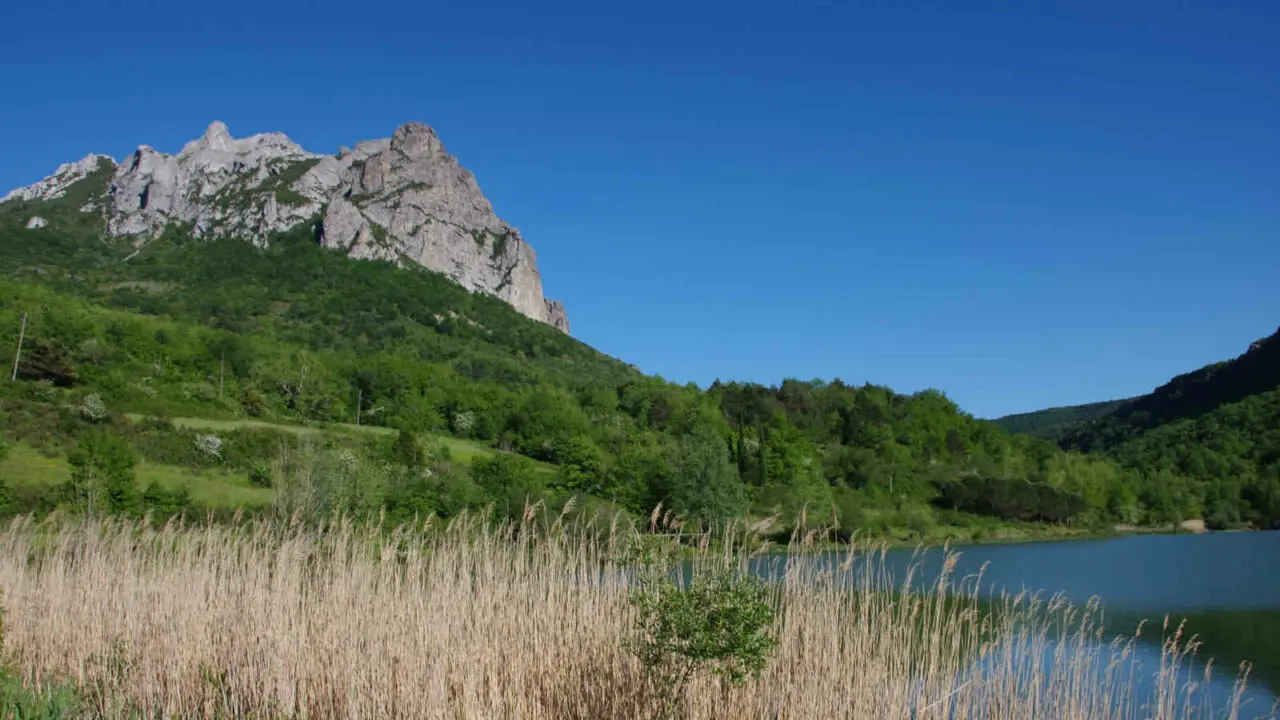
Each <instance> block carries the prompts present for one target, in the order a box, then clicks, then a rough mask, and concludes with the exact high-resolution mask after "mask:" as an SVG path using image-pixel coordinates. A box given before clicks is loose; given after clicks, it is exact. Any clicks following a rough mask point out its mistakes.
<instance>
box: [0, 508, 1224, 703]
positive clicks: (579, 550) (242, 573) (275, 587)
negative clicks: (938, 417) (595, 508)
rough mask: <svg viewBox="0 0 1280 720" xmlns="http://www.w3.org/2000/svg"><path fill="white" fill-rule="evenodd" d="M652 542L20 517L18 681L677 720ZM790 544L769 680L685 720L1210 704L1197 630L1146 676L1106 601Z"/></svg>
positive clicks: (6, 593) (7, 574)
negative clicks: (647, 587)
mask: <svg viewBox="0 0 1280 720" xmlns="http://www.w3.org/2000/svg"><path fill="white" fill-rule="evenodd" d="M635 539H636V536H635V535H634V534H633V533H630V532H624V531H621V530H618V529H617V528H611V527H609V526H608V525H607V522H606V523H604V524H587V523H572V522H571V523H565V522H563V521H562V520H561V519H557V518H552V517H547V516H545V515H542V514H539V513H537V512H534V511H531V512H529V513H527V514H526V517H525V520H524V521H523V522H519V523H509V522H501V523H500V522H496V521H489V520H487V519H485V518H484V517H482V516H476V515H468V516H461V517H459V518H457V519H455V520H453V521H452V522H450V523H448V524H447V525H440V524H435V523H434V522H433V521H428V522H426V523H423V524H420V525H415V526H408V527H401V528H398V529H394V530H389V529H386V528H381V527H376V526H372V525H353V524H351V523H346V522H335V523H332V524H329V525H327V526H322V527H319V528H317V527H314V526H310V525H307V524H304V523H280V522H276V523H273V522H269V521H265V520H264V521H260V522H256V523H253V524H250V525H241V526H230V525H185V526H184V525H182V524H180V523H176V522H175V523H170V524H166V525H163V526H154V525H149V524H146V523H145V522H141V523H140V522H131V521H125V520H101V521H67V520H59V519H58V518H56V517H55V518H51V519H46V520H44V521H41V522H36V521H33V520H31V519H27V518H17V519H15V520H14V521H13V522H12V523H11V524H10V525H9V526H8V528H7V529H5V530H4V531H3V532H2V533H0V592H2V593H3V599H2V603H3V611H4V616H3V617H4V620H3V641H4V651H3V652H4V660H5V662H6V663H7V665H8V667H10V668H12V669H13V670H12V672H11V674H10V679H9V681H8V682H9V685H7V686H6V685H0V687H10V688H12V687H13V683H14V680H13V678H14V677H20V678H23V679H24V680H25V685H26V687H27V690H25V691H24V692H26V693H28V694H29V695H30V697H36V695H35V694H36V693H43V694H45V695H46V696H50V697H52V696H53V695H49V694H50V693H55V694H58V693H61V694H65V693H66V692H67V688H73V689H74V691H75V692H74V696H75V699H74V700H59V702H66V703H73V704H76V706H77V707H78V712H81V713H85V714H88V715H91V716H96V717H126V716H130V717H140V716H144V715H145V716H146V717H160V716H165V717H311V718H348V717H352V718H354V717H364V718H371V717H388V718H450V719H456V718H556V719H576V718H580V719H582V720H587V719H591V720H607V719H610V718H618V719H621V718H649V717H655V716H656V715H655V707H656V705H655V704H654V702H655V698H654V693H655V688H654V686H653V683H652V682H649V681H648V680H647V678H646V675H645V673H644V668H643V666H642V665H641V664H640V662H639V661H638V660H637V658H636V657H635V656H634V655H632V654H631V653H629V652H628V650H627V649H626V647H625V645H624V642H623V639H624V638H625V637H627V636H628V634H629V633H630V632H631V631H632V629H633V624H634V622H635V619H636V618H635V613H636V610H635V607H634V606H633V605H632V604H630V603H629V601H628V589H629V587H630V585H631V580H630V578H631V574H630V573H629V566H628V565H627V561H626V560H625V558H626V557H628V556H627V555H626V551H627V549H628V548H629V547H630V546H631V544H632V543H633V541H634V540H635ZM742 540H745V538H742ZM794 544H795V546H794V547H793V548H792V549H793V550H795V552H792V553H789V554H788V555H787V559H786V560H785V563H786V564H785V565H784V566H782V567H780V568H779V570H780V572H782V575H781V580H780V581H779V582H777V583H776V584H773V585H771V586H770V588H771V592H770V596H769V597H770V600H769V602H770V603H771V604H772V606H773V607H774V608H775V609H776V615H775V616H774V620H773V621H772V624H771V626H770V632H771V633H772V634H773V636H774V637H775V638H776V640H777V645H776V651H775V652H774V654H773V655H772V656H771V658H770V660H769V662H768V663H767V665H766V667H765V669H764V670H763V672H762V673H761V674H760V675H759V676H758V677H756V678H754V679H749V680H748V681H747V682H745V683H744V684H741V685H729V684H726V683H725V681H724V680H722V679H720V678H718V677H716V676H713V675H707V674H700V675H696V676H693V677H692V679H691V680H690V681H689V684H688V685H687V692H686V693H684V694H683V695H682V698H681V702H680V704H679V705H678V707H677V708H676V711H675V713H674V716H676V717H682V718H690V719H704V718H705V719H710V718H770V719H778V718H805V719H808V718H886V719H887V718H895V719H896V718H975V719H976V718H1061V719H1063V720H1075V719H1079V720H1085V719H1088V720H1108V719H1111V718H1115V719H1117V720H1118V719H1119V718H1131V717H1135V718H1136V717H1141V718H1152V719H1158V720H1164V719H1172V718H1190V717H1206V715H1204V714H1196V713H1197V712H1202V711H1204V710H1206V708H1204V707H1203V706H1202V703H1203V702H1204V701H1205V698H1204V696H1203V695H1202V694H1200V693H1197V692H1195V691H1194V690H1193V691H1191V692H1187V691H1186V690H1185V689H1184V688H1181V686H1180V685H1179V680H1178V678H1179V676H1180V674H1181V673H1183V671H1184V670H1185V669H1186V667H1187V663H1188V662H1189V659H1190V656H1189V653H1190V652H1191V651H1192V650H1194V648H1195V643H1194V642H1193V641H1191V639H1190V638H1188V637H1186V636H1185V635H1182V634H1180V633H1179V631H1178V628H1177V627H1173V626H1167V627H1156V628H1154V631H1155V632H1156V633H1157V634H1161V635H1162V637H1163V640H1162V643H1161V646H1160V647H1161V659H1162V661H1161V662H1160V664H1159V667H1156V668H1154V677H1153V678H1152V682H1151V683H1150V684H1139V683H1137V682H1136V677H1135V675H1134V674H1133V673H1134V671H1133V670H1132V668H1131V666H1129V665H1127V664H1126V663H1124V662H1122V661H1123V660H1124V658H1126V657H1128V656H1129V655H1130V654H1131V653H1132V652H1133V651H1134V648H1135V647H1136V642H1137V641H1136V640H1135V639H1134V638H1124V637H1120V638H1115V637H1113V635H1112V634H1110V633H1109V632H1108V631H1106V630H1103V629H1102V628H1100V627H1099V626H1098V624H1097V621H1098V614H1097V611H1096V608H1092V607H1086V608H1074V607H1071V606H1069V605H1067V604H1065V603H1063V602H1061V601H1059V600H1058V599H1056V598H1049V599H1045V598H1039V597H1035V596H1027V595H1020V596H1000V597H986V596H984V595H982V593H981V592H980V591H979V589H978V588H979V587H980V586H979V583H978V579H977V578H972V577H970V578H954V577H944V578H943V579H942V580H940V581H939V583H938V585H937V587H934V588H932V589H931V591H929V592H919V591H917V590H912V589H911V586H910V585H909V584H908V583H907V582H906V580H907V578H889V577H887V576H886V575H885V571H884V570H883V568H882V567H880V566H879V564H878V562H879V561H878V560H877V558H878V557H879V556H878V555H877V554H876V553H859V554H856V555H855V554H854V553H853V552H852V550H853V548H850V551H851V552H850V553H849V554H848V555H847V556H846V558H845V560H846V561H845V562H844V563H843V564H841V565H840V566H838V567H836V568H823V567H819V566H818V565H816V564H815V560H814V558H816V557H817V556H816V555H814V554H812V553H806V552H804V550H805V549H806V548H805V547H804V541H803V540H802V539H797V540H795V541H794ZM743 545H744V543H739V544H738V545H736V546H733V545H730V544H727V543H725V544H718V545H717V546H715V547H709V546H706V545H704V546H702V547H701V548H700V549H699V550H698V551H697V552H696V553H695V554H694V557H693V559H692V574H693V575H694V576H699V575H701V574H705V573H707V572H710V571H711V570H714V569H715V568H717V567H731V568H744V567H746V564H747V562H748V561H749V559H750V558H749V557H748V555H747V553H745V552H742V551H738V550H734V549H733V548H734V547H742V546H743ZM871 549H872V550H874V548H871ZM894 588H897V589H896V590H894ZM1151 631H1152V628H1150V627H1148V628H1147V629H1146V631H1145V632H1147V633H1150V632H1151ZM1055 637H1060V638H1062V640H1061V641H1060V642H1054V641H1053V640H1052V638H1055ZM1150 670H1152V669H1151V668H1147V671H1150ZM56 697H63V695H56ZM32 702H34V701H32ZM0 707H3V705H2V704H0ZM58 707H67V708H69V707H70V705H66V706H63V705H59V706H58ZM1214 710H1215V711H1217V712H1220V713H1221V715H1220V716H1221V717H1228V718H1234V717H1240V715H1238V712H1237V710H1238V709H1237V708H1235V707H1233V706H1232V705H1231V703H1230V702H1228V703H1227V704H1226V705H1225V706H1223V707H1218V708H1214ZM67 712H72V711H71V710H67Z"/></svg>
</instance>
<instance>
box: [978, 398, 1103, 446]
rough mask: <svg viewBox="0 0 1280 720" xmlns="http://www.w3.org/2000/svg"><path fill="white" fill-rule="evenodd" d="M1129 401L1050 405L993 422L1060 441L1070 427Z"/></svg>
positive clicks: (1011, 429)
mask: <svg viewBox="0 0 1280 720" xmlns="http://www.w3.org/2000/svg"><path fill="white" fill-rule="evenodd" d="M1125 402H1127V401H1126V400H1107V401H1104V402H1096V403H1089V404H1087V405H1068V406H1064V407H1054V408H1046V409H1044V410H1036V411H1034V412H1029V413H1018V414H1016V415H1005V416H1004V417H999V418H996V419H995V420H992V422H994V423H995V424H996V425H999V426H1000V427H1001V428H1004V429H1005V430H1006V431H1008V432H1011V433H1015V434H1021V435H1031V436H1033V437H1038V438H1044V439H1046V440H1055V441H1056V440H1058V439H1059V438H1060V437H1062V436H1063V435H1064V434H1065V433H1066V432H1067V431H1068V430H1071V429H1073V428H1075V427H1076V426H1077V425H1080V424H1082V423H1085V422H1088V421H1090V420H1097V419H1098V418H1101V417H1104V416H1106V415H1108V414H1110V413H1111V412H1112V411H1114V410H1115V409H1116V408H1118V407H1120V406H1121V405H1123V404H1124V403H1125Z"/></svg>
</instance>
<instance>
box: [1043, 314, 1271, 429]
mask: <svg viewBox="0 0 1280 720" xmlns="http://www.w3.org/2000/svg"><path fill="white" fill-rule="evenodd" d="M1277 389H1280V330H1277V331H1276V332H1275V333H1274V334H1272V335H1270V336H1268V337H1265V338H1262V339H1261V340H1258V341H1256V342H1253V343H1251V344H1250V345H1249V348H1248V349H1247V350H1246V351H1245V352H1244V353H1243V354H1241V355H1240V356H1238V357H1236V358H1234V359H1232V360H1226V361H1222V362H1217V363H1213V364H1210V365H1206V366H1204V367H1202V368H1200V369H1199V370H1195V371H1193V372H1189V373H1185V374H1183V375H1179V376H1177V377H1175V378H1173V379H1172V380H1170V381H1169V382H1167V383H1165V384H1164V385H1161V386H1160V387H1158V388H1156V389H1155V390H1153V391H1151V392H1150V393H1148V394H1146V395H1141V396H1138V397H1135V398H1131V399H1129V400H1127V401H1125V402H1123V403H1121V404H1120V405H1119V406H1117V407H1115V408H1114V409H1112V410H1111V411H1110V412H1108V413H1106V414H1105V415H1102V416H1100V417H1098V418H1095V419H1092V420H1089V421H1087V422H1084V423H1082V424H1080V425H1077V426H1076V427H1074V428H1072V429H1070V430H1068V431H1067V432H1064V433H1063V434H1062V436H1061V441H1062V445H1063V447H1065V448H1074V449H1079V450H1083V451H1089V450H1108V449H1111V448H1114V447H1117V446H1119V445H1121V444H1123V443H1125V442H1128V441H1130V440H1133V439H1135V438H1137V437H1140V436H1142V435H1143V434H1145V433H1147V432H1150V431H1152V430H1155V429H1157V428H1160V427H1162V426H1165V425H1169V424H1171V423H1175V422H1177V421H1180V420H1196V419H1198V418H1201V417H1205V416H1208V415H1210V414H1211V413H1213V411H1215V410H1217V409H1219V408H1222V407H1224V406H1227V405H1231V404H1234V403H1239V402H1241V401H1244V400H1246V399H1248V398H1250V397H1252V396H1255V395H1259V394H1262V393H1267V392H1271V391H1274V390H1277Z"/></svg>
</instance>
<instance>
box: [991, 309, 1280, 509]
mask: <svg viewBox="0 0 1280 720" xmlns="http://www.w3.org/2000/svg"><path fill="white" fill-rule="evenodd" d="M1090 416H1092V417H1090ZM1073 420H1074V422H1072V421H1073ZM996 422H997V423H998V424H1000V425H1001V426H1002V427H1005V428H1008V429H1009V430H1011V431H1014V432H1024V433H1027V434H1036V435H1041V436H1049V437H1054V438H1055V439H1057V440H1058V441H1059V443H1060V445H1061V447H1062V448H1063V449H1064V450H1065V451H1069V452H1090V453H1093V454H1095V455H1105V456H1107V457H1111V458H1113V459H1115V460H1116V461H1117V462H1118V463H1120V464H1121V465H1122V466H1124V467H1125V468H1127V469H1129V470H1130V471H1133V472H1139V473H1142V474H1143V475H1144V476H1145V477H1147V478H1150V479H1151V480H1150V485H1151V486H1152V487H1154V488H1157V489H1158V493H1157V495H1154V496H1150V497H1148V502H1155V503H1156V506H1158V507H1164V508H1174V507H1181V508H1184V509H1185V511H1186V512H1191V513H1194V514H1196V515H1198V516H1199V515H1203V516H1204V517H1205V519H1206V521H1207V522H1208V524H1209V526H1210V527H1216V528H1222V527H1232V526H1236V525H1239V524H1242V523H1243V524H1249V525H1253V526H1259V527H1274V526H1277V523H1280V332H1277V333H1276V334H1274V335H1271V336H1269V337H1267V338H1263V339H1262V340H1259V341H1257V342H1254V343H1252V344H1251V345H1250V346H1249V349H1248V350H1247V351H1246V352H1245V353H1244V354H1242V355H1240V356H1239V357H1237V358H1235V359H1232V360H1227V361H1223V362H1218V363H1213V364H1211V365H1208V366H1205V367H1203V368H1200V369H1199V370H1196V371H1195V372H1190V373H1186V374H1183V375H1179V376H1177V377H1175V378H1173V379H1172V380H1170V381H1169V382H1168V383H1165V384H1164V385H1162V386H1160V387H1158V388H1156V389H1155V390H1154V391H1152V392H1151V393H1149V394H1147V395H1142V396H1139V397H1135V398H1131V399H1129V400H1125V401H1121V402H1111V403H1096V404H1093V405H1082V406H1078V407H1074V408H1053V409H1049V410H1044V411H1041V412H1038V413H1027V414H1025V415H1015V416H1010V417H1007V418H1001V419H1000V420H997V421H996ZM1059 423H1061V424H1059Z"/></svg>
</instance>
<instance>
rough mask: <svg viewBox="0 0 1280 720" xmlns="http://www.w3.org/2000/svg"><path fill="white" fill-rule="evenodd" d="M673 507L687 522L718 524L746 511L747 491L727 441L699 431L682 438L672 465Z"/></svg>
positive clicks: (697, 429) (705, 431)
mask: <svg viewBox="0 0 1280 720" xmlns="http://www.w3.org/2000/svg"><path fill="white" fill-rule="evenodd" d="M671 465H672V468H671V490H670V498H669V499H670V504H671V507H672V509H674V510H675V511H676V512H677V513H678V514H680V515H681V516H682V517H684V518H685V519H686V520H692V521H694V522H698V523H700V524H703V525H707V526H709V525H714V524H716V523H719V522H723V521H725V520H728V519H729V518H733V517H737V516H740V515H742V514H743V513H744V512H745V511H746V505H747V496H746V489H745V488H744V487H743V486H742V483H741V481H740V480H739V479H738V468H737V467H736V466H734V464H733V462H732V461H730V460H729V451H728V448H727V447H726V446H725V442H724V439H723V438H721V437H720V436H719V435H717V434H716V433H715V431H714V430H712V429H710V428H706V427H699V428H696V429H695V430H694V431H693V432H692V433H691V434H690V435H687V436H685V437H682V438H681V439H680V442H679V443H678V445H677V446H676V450H675V453H674V457H673V458H672V462H671Z"/></svg>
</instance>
